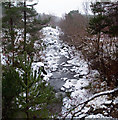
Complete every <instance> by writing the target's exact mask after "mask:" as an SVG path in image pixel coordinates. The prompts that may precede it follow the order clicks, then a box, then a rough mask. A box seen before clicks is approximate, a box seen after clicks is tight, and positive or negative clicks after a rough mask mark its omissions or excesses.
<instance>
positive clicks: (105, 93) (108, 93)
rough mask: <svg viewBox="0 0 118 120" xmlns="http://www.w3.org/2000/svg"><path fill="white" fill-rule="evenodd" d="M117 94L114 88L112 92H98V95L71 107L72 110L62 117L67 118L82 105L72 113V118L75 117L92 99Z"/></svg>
mask: <svg viewBox="0 0 118 120" xmlns="http://www.w3.org/2000/svg"><path fill="white" fill-rule="evenodd" d="M116 92H118V88H115V89H113V90H109V91H105V92H100V93H97V94H95V95H93V96H92V97H90V98H89V99H88V100H86V101H84V102H82V103H80V104H78V105H76V106H75V107H73V108H72V109H70V110H69V111H68V112H67V114H66V115H65V116H64V118H66V117H67V116H68V114H69V113H71V112H72V111H73V110H75V109H76V108H77V107H79V106H80V105H83V104H84V105H83V106H82V108H81V109H80V110H78V111H76V112H74V113H73V114H72V118H73V117H74V116H75V114H77V113H79V112H81V110H82V109H83V108H84V107H85V106H86V105H87V104H88V102H90V101H92V100H93V99H95V98H97V97H100V96H103V95H110V94H113V93H116Z"/></svg>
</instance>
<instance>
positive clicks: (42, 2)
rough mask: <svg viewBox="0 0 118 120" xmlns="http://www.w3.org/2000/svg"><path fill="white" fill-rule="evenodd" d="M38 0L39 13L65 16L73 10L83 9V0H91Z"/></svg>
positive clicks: (81, 10)
mask: <svg viewBox="0 0 118 120" xmlns="http://www.w3.org/2000/svg"><path fill="white" fill-rule="evenodd" d="M34 1H37V2H38V5H36V6H35V8H36V10H37V12H38V13H47V14H53V15H56V16H59V17H61V16H63V15H64V14H65V13H68V12H69V11H71V10H79V11H80V12H81V13H84V11H83V5H82V2H83V1H89V0H34Z"/></svg>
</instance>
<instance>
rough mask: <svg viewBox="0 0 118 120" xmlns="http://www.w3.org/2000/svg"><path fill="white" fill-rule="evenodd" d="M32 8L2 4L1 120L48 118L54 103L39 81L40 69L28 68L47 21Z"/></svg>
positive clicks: (49, 89)
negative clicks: (40, 32)
mask: <svg viewBox="0 0 118 120" xmlns="http://www.w3.org/2000/svg"><path fill="white" fill-rule="evenodd" d="M34 5H36V4H30V5H28V4H27V2H15V3H12V2H4V3H2V11H3V17H2V54H3V58H2V64H3V65H2V93H3V94H2V118H3V119H9V118H27V119H28V118H35V117H36V118H37V117H38V118H48V117H49V116H51V115H52V113H50V112H49V109H48V108H49V106H50V104H52V103H54V102H55V101H56V98H55V93H54V90H53V88H52V87H51V86H50V85H49V84H48V83H47V82H46V81H45V80H43V74H46V72H45V70H44V66H41V67H40V68H39V69H38V70H37V69H33V67H32V64H33V62H35V61H36V60H35V58H36V56H38V57H39V56H40V54H39V51H41V50H42V46H41V40H40V34H39V31H40V30H41V29H42V28H43V27H45V26H47V24H48V22H49V20H50V18H47V19H44V20H41V19H40V16H39V15H38V13H37V12H36V11H35V9H34ZM35 43H37V44H38V46H39V47H38V48H37V47H35Z"/></svg>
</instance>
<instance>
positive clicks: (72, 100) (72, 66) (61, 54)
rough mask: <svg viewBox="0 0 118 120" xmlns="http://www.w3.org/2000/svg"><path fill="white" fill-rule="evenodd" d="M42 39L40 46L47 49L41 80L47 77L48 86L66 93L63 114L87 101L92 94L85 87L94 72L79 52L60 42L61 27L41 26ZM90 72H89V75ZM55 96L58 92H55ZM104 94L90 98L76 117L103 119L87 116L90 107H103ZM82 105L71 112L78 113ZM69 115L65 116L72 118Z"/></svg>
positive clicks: (44, 53)
mask: <svg viewBox="0 0 118 120" xmlns="http://www.w3.org/2000/svg"><path fill="white" fill-rule="evenodd" d="M42 33H43V35H44V38H42V41H43V43H42V45H43V44H45V45H46V49H45V50H43V51H42V53H41V59H42V60H43V63H44V66H45V69H46V71H47V75H45V76H44V79H45V80H47V81H48V82H49V83H50V84H51V86H53V87H54V89H55V90H56V91H57V92H58V93H59V94H60V93H66V94H68V95H67V96H66V97H65V94H62V95H63V96H64V98H63V107H62V114H66V112H68V109H71V108H72V107H73V106H76V105H78V104H79V103H82V102H84V101H86V100H88V99H89V98H90V97H91V96H92V94H91V93H90V91H88V89H85V87H86V86H88V85H89V82H91V80H92V79H93V78H94V76H95V75H96V74H98V72H97V71H95V70H91V71H89V69H88V64H87V62H86V61H85V60H84V59H83V58H82V54H81V52H78V51H76V49H75V48H74V47H70V46H69V45H68V44H66V43H63V42H62V41H61V40H60V39H59V35H60V33H61V30H60V28H58V27H57V28H56V29H55V28H51V27H45V28H43V29H42ZM88 73H89V74H88ZM56 95H57V96H58V94H56ZM107 99H108V98H107V96H102V97H98V98H96V99H94V100H93V101H91V102H90V103H89V104H88V106H87V107H85V108H84V109H83V110H82V111H81V112H79V114H77V116H79V118H81V117H83V116H88V118H103V117H104V116H103V115H101V114H99V113H98V114H96V115H94V114H93V115H89V114H88V111H90V108H91V106H92V108H94V109H96V108H100V107H103V104H104V103H105V102H107V101H108V100H107ZM81 107H82V106H78V107H77V108H76V109H75V110H74V111H73V112H77V111H78V110H79V109H81ZM71 116H72V114H68V116H67V117H71Z"/></svg>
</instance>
